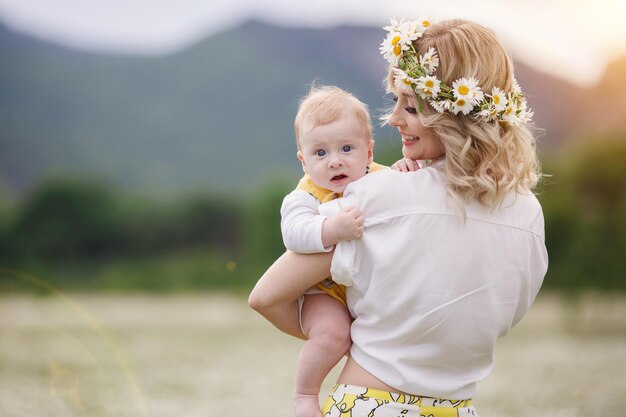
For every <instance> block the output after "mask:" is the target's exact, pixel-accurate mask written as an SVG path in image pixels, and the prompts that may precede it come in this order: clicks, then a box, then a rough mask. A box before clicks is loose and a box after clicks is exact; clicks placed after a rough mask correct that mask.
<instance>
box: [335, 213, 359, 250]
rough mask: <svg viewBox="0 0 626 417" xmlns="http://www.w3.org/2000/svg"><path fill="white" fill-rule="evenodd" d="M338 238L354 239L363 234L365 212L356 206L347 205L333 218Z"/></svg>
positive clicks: (339, 239) (340, 239)
mask: <svg viewBox="0 0 626 417" xmlns="http://www.w3.org/2000/svg"><path fill="white" fill-rule="evenodd" d="M331 221H332V228H333V230H334V232H335V236H336V240H337V241H338V242H340V241H342V240H354V239H359V238H361V236H362V235H363V213H361V210H359V209H358V208H356V207H346V208H344V209H343V210H342V211H340V212H339V213H337V214H335V215H334V216H333V217H332V218H331Z"/></svg>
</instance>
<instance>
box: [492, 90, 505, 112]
mask: <svg viewBox="0 0 626 417" xmlns="http://www.w3.org/2000/svg"><path fill="white" fill-rule="evenodd" d="M489 97H491V104H492V105H493V106H494V107H495V108H496V109H498V110H504V109H506V105H507V103H508V100H507V98H506V94H504V91H502V90H500V89H499V88H498V87H493V89H492V90H491V95H490V96H489Z"/></svg>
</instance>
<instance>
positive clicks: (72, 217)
mask: <svg viewBox="0 0 626 417" xmlns="http://www.w3.org/2000/svg"><path fill="white" fill-rule="evenodd" d="M118 208H119V207H118V201H117V200H116V198H115V197H114V195H113V194H112V193H111V192H110V191H109V190H108V189H107V188H106V187H104V186H103V185H100V184H97V183H94V182H87V181H79V180H54V181H51V182H48V183H46V184H43V185H42V186H41V187H39V189H38V190H37V191H36V192H35V193H34V195H33V196H32V198H31V199H30V200H29V201H27V202H26V203H25V205H24V207H23V208H22V210H21V212H20V213H19V214H18V216H17V217H16V219H15V223H14V224H13V225H12V227H11V228H10V230H9V231H8V238H9V239H10V243H11V250H10V253H11V254H12V255H13V256H16V257H18V258H40V257H43V258H49V259H55V260H63V259H70V258H77V257H98V256H101V255H106V254H108V253H110V252H112V251H115V250H119V245H120V244H122V243H123V228H122V224H121V222H120V220H119V216H118Z"/></svg>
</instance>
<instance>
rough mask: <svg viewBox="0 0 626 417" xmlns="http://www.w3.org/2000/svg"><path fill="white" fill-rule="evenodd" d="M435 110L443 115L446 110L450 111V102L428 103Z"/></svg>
mask: <svg viewBox="0 0 626 417" xmlns="http://www.w3.org/2000/svg"><path fill="white" fill-rule="evenodd" d="M428 103H429V104H430V105H431V106H432V108H433V109H435V110H437V111H438V112H439V113H443V112H444V111H446V110H448V111H449V110H450V101H448V100H443V101H437V100H430V101H429V102H428Z"/></svg>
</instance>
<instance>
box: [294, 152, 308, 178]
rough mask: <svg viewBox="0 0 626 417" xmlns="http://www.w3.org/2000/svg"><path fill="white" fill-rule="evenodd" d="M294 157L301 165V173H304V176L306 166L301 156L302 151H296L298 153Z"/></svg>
mask: <svg viewBox="0 0 626 417" xmlns="http://www.w3.org/2000/svg"><path fill="white" fill-rule="evenodd" d="M296 156H297V157H298V161H300V162H301V163H302V171H304V173H305V174H306V173H307V172H306V164H305V163H304V156H302V151H298V153H297V154H296Z"/></svg>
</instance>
